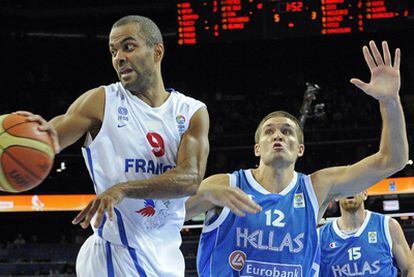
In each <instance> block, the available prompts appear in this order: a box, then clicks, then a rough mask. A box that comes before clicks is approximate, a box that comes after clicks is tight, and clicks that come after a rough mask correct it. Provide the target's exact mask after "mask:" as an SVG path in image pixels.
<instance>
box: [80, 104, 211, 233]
mask: <svg viewBox="0 0 414 277" xmlns="http://www.w3.org/2000/svg"><path fill="white" fill-rule="evenodd" d="M208 130H209V117H208V112H207V109H206V108H201V109H199V110H198V111H197V112H196V113H195V114H194V115H193V117H192V119H191V121H190V126H189V128H188V130H187V131H186V132H185V133H184V135H183V137H182V139H181V144H180V146H179V150H178V157H177V166H176V167H175V168H174V169H172V170H170V171H167V172H165V173H164V174H161V175H159V176H156V177H153V178H150V179H145V180H134V181H129V182H125V183H120V184H117V185H114V186H112V187H111V188H109V189H107V190H106V191H105V192H103V193H102V194H100V195H98V196H97V197H96V198H95V199H94V200H92V201H91V202H90V203H89V205H88V206H87V207H86V208H85V209H84V210H82V211H81V212H80V213H79V214H78V216H77V217H76V218H75V219H74V220H73V224H77V223H79V222H81V221H83V222H82V224H81V226H82V227H83V228H86V227H87V226H88V225H89V222H90V220H91V219H92V217H93V215H94V214H95V213H97V217H96V221H95V226H99V224H100V222H101V220H102V217H103V215H104V213H105V211H107V212H108V217H109V219H112V217H113V208H114V206H115V205H116V204H117V203H119V202H121V201H122V199H123V198H125V197H128V198H138V199H143V198H155V199H162V198H179V197H184V196H189V195H194V194H196V192H197V189H198V186H199V184H200V182H201V180H202V179H203V177H204V173H205V168H206V163H207V157H208V152H209V142H208Z"/></svg>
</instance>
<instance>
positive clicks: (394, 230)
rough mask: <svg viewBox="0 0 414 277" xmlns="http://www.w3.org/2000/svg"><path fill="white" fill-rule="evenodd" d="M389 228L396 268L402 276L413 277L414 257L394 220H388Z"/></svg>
mask: <svg viewBox="0 0 414 277" xmlns="http://www.w3.org/2000/svg"><path fill="white" fill-rule="evenodd" d="M389 228H390V234H391V240H392V254H393V256H394V258H395V260H396V262H397V265H398V268H399V269H400V270H401V273H402V276H408V277H414V255H413V253H411V250H410V247H409V246H408V243H407V240H406V238H405V236H404V232H403V230H402V228H401V226H400V224H399V223H398V221H396V220H395V219H393V218H390V223H389Z"/></svg>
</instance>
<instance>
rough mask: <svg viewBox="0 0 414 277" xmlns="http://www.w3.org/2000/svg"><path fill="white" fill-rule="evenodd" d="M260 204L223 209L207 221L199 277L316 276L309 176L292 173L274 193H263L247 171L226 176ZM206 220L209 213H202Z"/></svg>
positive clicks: (313, 207) (313, 201) (314, 204)
mask: <svg viewBox="0 0 414 277" xmlns="http://www.w3.org/2000/svg"><path fill="white" fill-rule="evenodd" d="M229 178H230V185H231V186H237V187H239V188H240V189H242V190H243V191H244V192H245V193H246V194H248V195H249V196H250V197H251V198H252V199H253V201H255V202H256V203H258V204H259V205H261V206H262V208H263V210H262V211H261V212H259V213H257V214H246V216H245V217H238V216H236V215H235V214H234V213H232V212H231V211H230V210H229V209H228V208H227V207H225V208H223V210H222V212H221V213H220V215H218V216H217V217H216V218H212V220H208V219H207V220H206V222H205V226H204V228H203V231H202V234H201V237H200V243H199V248H198V256H197V270H198V273H199V275H200V276H213V277H215V276H220V277H221V276H272V277H273V276H306V277H308V276H312V277H313V276H318V275H317V274H318V271H319V270H318V269H319V264H318V263H319V246H318V234H317V231H316V227H317V225H316V224H317V218H318V217H317V216H318V210H319V206H318V202H317V198H316V195H315V192H314V190H313V186H312V184H311V180H310V177H309V176H307V175H304V174H301V173H296V172H295V173H294V177H293V179H292V181H291V182H290V184H289V185H288V186H287V187H286V188H285V189H284V190H283V191H281V192H280V193H279V194H272V193H269V192H268V191H266V190H265V189H264V188H263V187H262V186H261V185H260V184H259V183H258V182H257V181H256V180H255V179H254V177H253V175H252V173H251V170H250V169H249V170H239V171H236V172H234V173H233V174H231V175H230V177H229ZM207 218H208V217H207Z"/></svg>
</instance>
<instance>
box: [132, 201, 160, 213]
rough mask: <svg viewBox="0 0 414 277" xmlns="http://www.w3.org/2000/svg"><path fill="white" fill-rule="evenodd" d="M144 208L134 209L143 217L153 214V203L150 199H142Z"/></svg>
mask: <svg viewBox="0 0 414 277" xmlns="http://www.w3.org/2000/svg"><path fill="white" fill-rule="evenodd" d="M144 205H145V206H144V208H142V209H140V210H138V211H135V212H136V213H139V214H141V215H142V216H144V217H149V216H153V215H154V214H155V203H154V200H152V199H144Z"/></svg>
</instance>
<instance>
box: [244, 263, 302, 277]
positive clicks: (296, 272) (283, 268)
mask: <svg viewBox="0 0 414 277" xmlns="http://www.w3.org/2000/svg"><path fill="white" fill-rule="evenodd" d="M240 276H244V277H247V276H249V277H251V276H254V277H256V276H257V277H259V276H262V277H263V276H266V277H302V266H301V265H297V264H279V263H268V262H259V261H254V260H246V263H245V265H244V267H243V269H242V271H241V272H240Z"/></svg>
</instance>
